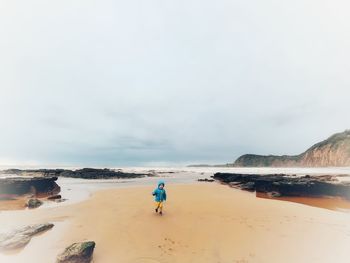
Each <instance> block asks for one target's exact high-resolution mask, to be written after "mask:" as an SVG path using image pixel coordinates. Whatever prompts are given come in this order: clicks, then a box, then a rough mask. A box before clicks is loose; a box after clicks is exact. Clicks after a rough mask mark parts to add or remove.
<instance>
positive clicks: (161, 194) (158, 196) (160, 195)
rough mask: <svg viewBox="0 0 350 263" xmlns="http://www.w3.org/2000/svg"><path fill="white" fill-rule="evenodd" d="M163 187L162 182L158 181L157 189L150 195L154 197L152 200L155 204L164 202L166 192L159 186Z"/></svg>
mask: <svg viewBox="0 0 350 263" xmlns="http://www.w3.org/2000/svg"><path fill="white" fill-rule="evenodd" d="M161 184H162V185H163V186H164V182H163V181H160V182H159V183H158V187H157V188H156V189H155V190H154V191H153V193H152V195H154V200H155V201H156V202H163V201H165V200H166V192H165V189H164V188H163V189H160V188H159V186H160V185H161Z"/></svg>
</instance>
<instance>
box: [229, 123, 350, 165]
mask: <svg viewBox="0 0 350 263" xmlns="http://www.w3.org/2000/svg"><path fill="white" fill-rule="evenodd" d="M233 166H236V167H263V166H272V167H291V166H294V167H327V166H339V167H340V166H350V130H346V131H345V132H342V133H337V134H334V135H332V136H331V137H329V138H328V139H327V140H324V141H322V142H320V143H317V144H315V145H313V146H312V147H311V148H309V149H308V150H307V151H305V152H303V153H301V154H299V155H282V156H278V155H255V154H245V155H242V156H241V157H239V158H238V159H237V160H236V161H235V162H234V164H233Z"/></svg>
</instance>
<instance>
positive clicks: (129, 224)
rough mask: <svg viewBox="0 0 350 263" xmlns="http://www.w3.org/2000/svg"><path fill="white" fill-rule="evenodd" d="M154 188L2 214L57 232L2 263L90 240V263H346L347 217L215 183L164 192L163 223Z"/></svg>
mask: <svg viewBox="0 0 350 263" xmlns="http://www.w3.org/2000/svg"><path fill="white" fill-rule="evenodd" d="M153 188H154V187H153V186H150V185H147V186H142V185H140V186H132V187H124V188H118V189H116V188H115V189H104V190H99V191H97V192H95V193H93V194H92V195H91V196H90V198H88V199H87V200H85V201H82V202H79V203H76V204H70V205H65V206H58V207H47V208H45V209H37V210H30V211H29V210H26V211H13V212H9V213H1V216H0V224H1V225H2V226H4V227H10V226H11V225H18V224H20V223H22V224H24V223H25V224H32V223H44V222H53V223H54V224H55V227H54V228H53V229H52V230H49V231H47V232H45V233H43V234H41V235H39V236H36V237H34V238H33V239H32V241H31V242H30V243H29V244H28V245H27V246H26V247H25V248H24V249H23V250H20V251H16V253H11V254H1V255H0V261H1V262H16V263H17V262H18V263H20V262H37V263H39V262H46V263H47V262H55V258H56V256H57V254H58V253H59V252H61V251H62V250H63V249H64V248H65V247H67V246H68V245H70V244H71V243H73V242H79V241H87V240H94V241H95V242H96V248H95V252H94V262H97V263H103V262H106V263H107V262H164V263H167V262H208V263H209V262H211V263H212V262H222V263H225V262H348V244H349V243H350V224H349V219H350V214H349V213H344V212H340V211H332V210H328V209H323V208H317V207H311V206H307V205H303V204H298V203H293V202H285V201H278V200H268V199H263V198H257V197H256V196H255V194H254V193H249V192H245V191H241V190H238V189H233V188H230V187H228V186H226V185H221V184H218V183H195V182H193V183H188V184H178V183H177V184H176V183H173V184H168V185H167V186H166V189H167V193H168V201H167V202H166V203H165V206H164V215H163V216H160V215H158V214H156V213H155V211H154V203H153V198H152V196H151V192H152V190H153Z"/></svg>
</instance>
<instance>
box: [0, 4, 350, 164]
mask: <svg viewBox="0 0 350 263" xmlns="http://www.w3.org/2000/svg"><path fill="white" fill-rule="evenodd" d="M349 10H350V4H349V2H348V1H345V0H344V1H340V0H334V1H330V0H329V1H322V0H296V1H278V0H265V1H259V0H247V1H236V0H217V1H208V0H201V1H199V0H186V1H181V0H177V1H166V0H156V1H154V0H153V1H152V0H151V1H141V0H128V1H119V0H110V1H107V0H99V1H88V0H84V1H82V0H75V1H66V0H62V1H52V0H42V1H39V0H31V1H27V0H26V1H25V0H23V1H19V0H18V1H16V0H0V165H1V164H39V165H41V164H42V165H46V164H52V165H63V164H65V165H81V166H88V165H90V166H94V165H95V166H97V165H98V166H124V165H158V164H189V163H198V162H199V163H226V162H232V161H233V160H234V159H235V158H236V157H238V156H239V155H241V154H244V153H257V154H296V153H300V152H302V151H304V150H305V149H306V148H307V147H309V146H311V145H312V144H313V143H315V142H318V141H319V140H322V139H325V138H327V137H328V136H330V135H331V134H332V133H335V132H340V131H343V130H345V129H347V128H350V117H349V114H350V103H349V102H350V100H349V98H350V74H349V72H350V16H349Z"/></svg>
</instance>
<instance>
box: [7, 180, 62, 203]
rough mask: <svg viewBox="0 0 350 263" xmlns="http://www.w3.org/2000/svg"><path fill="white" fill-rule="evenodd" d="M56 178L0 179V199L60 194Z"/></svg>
mask: <svg viewBox="0 0 350 263" xmlns="http://www.w3.org/2000/svg"><path fill="white" fill-rule="evenodd" d="M56 180H57V177H31V178H24V177H9V178H0V198H1V197H8V196H10V197H16V196H20V195H29V194H34V195H53V194H58V193H59V192H60V190H61V189H60V187H59V186H58V185H57V184H56Z"/></svg>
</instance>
